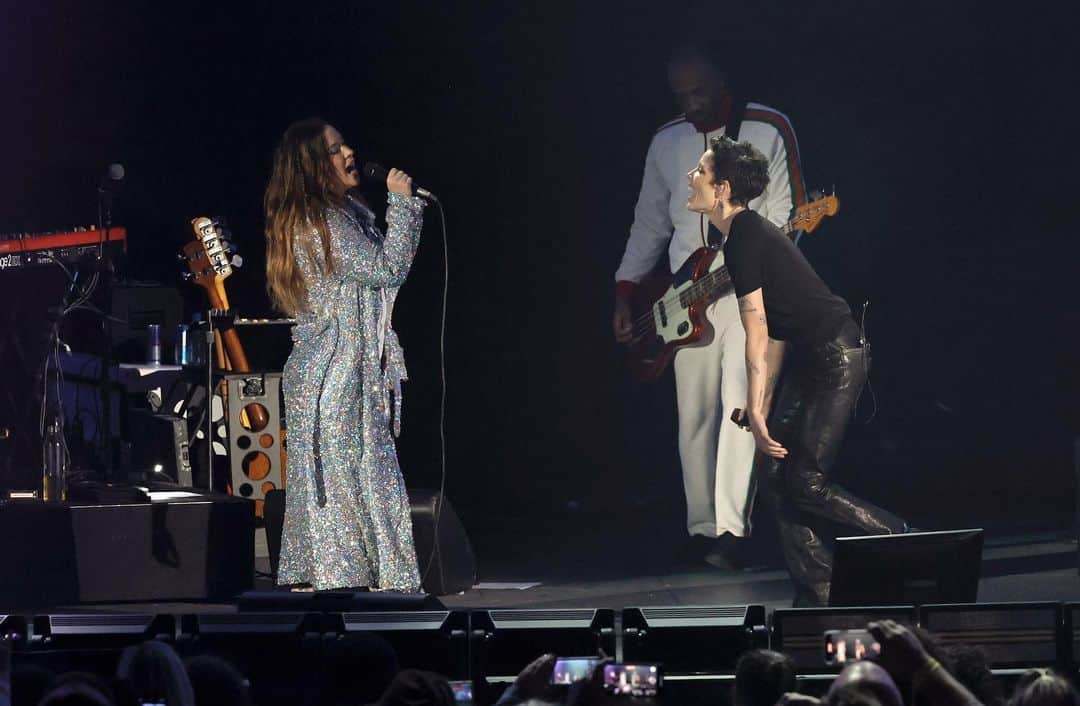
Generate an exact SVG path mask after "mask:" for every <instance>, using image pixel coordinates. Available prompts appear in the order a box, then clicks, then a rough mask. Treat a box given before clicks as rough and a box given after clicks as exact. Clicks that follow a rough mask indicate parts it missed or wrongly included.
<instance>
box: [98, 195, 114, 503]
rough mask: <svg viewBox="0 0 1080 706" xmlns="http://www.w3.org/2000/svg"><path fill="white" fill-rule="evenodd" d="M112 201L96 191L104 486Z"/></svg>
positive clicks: (108, 457) (108, 456) (109, 462)
mask: <svg viewBox="0 0 1080 706" xmlns="http://www.w3.org/2000/svg"><path fill="white" fill-rule="evenodd" d="M112 200H113V194H112V192H110V191H109V190H108V189H107V188H105V187H103V186H99V187H98V233H99V235H98V253H97V263H96V265H97V274H98V277H99V278H100V279H99V282H101V280H104V281H103V282H101V284H102V294H103V295H104V302H103V306H102V314H101V332H102V342H101V371H100V373H101V374H100V377H99V379H98V390H99V392H100V394H101V416H102V421H101V423H100V425H99V429H98V430H99V432H100V433H101V447H100V449H101V455H102V475H103V476H104V480H105V482H106V483H111V482H113V481H114V480H115V478H114V477H113V475H114V469H113V438H112V381H111V375H110V372H111V368H112V362H113V361H112V313H113V306H112V293H113V287H112V285H113V282H112V278H113V276H114V274H115V272H114V270H113V267H112V262H111V261H110V260H109V251H108V249H107V247H106V246H107V244H108V243H109V242H110V238H109V235H110V230H112Z"/></svg>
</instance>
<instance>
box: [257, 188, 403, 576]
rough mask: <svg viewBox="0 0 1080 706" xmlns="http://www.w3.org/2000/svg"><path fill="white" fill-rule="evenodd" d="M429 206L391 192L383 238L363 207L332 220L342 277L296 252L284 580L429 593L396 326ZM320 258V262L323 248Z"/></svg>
mask: <svg viewBox="0 0 1080 706" xmlns="http://www.w3.org/2000/svg"><path fill="white" fill-rule="evenodd" d="M423 203H424V202H423V201H422V200H421V199H419V198H416V197H411V196H404V195H401V194H390V195H389V206H388V208H387V211H386V221H387V229H386V234H385V235H384V234H383V233H381V232H380V231H379V229H378V228H377V227H376V225H375V218H374V214H372V213H371V211H370V210H368V209H367V208H366V207H365V206H363V205H361V204H360V203H359V202H357V201H355V200H353V199H349V200H348V201H347V203H346V208H344V209H333V210H332V211H331V212H329V213H328V214H327V224H328V226H329V228H330V237H331V242H332V246H331V247H332V251H331V252H332V254H333V257H334V267H335V273H334V274H333V275H329V276H326V275H323V274H321V273H320V270H319V268H318V267H316V266H315V263H313V262H311V261H310V259H309V258H308V257H307V255H306V253H305V248H303V247H301V246H300V243H297V244H296V247H295V252H296V257H297V262H298V264H299V266H300V270H301V272H302V273H303V275H304V280H305V283H306V284H307V288H308V307H307V308H308V311H305V312H302V313H301V314H299V315H298V316H297V325H296V327H295V328H294V330H293V350H292V353H291V354H290V355H289V359H288V361H287V362H286V363H285V372H284V376H283V385H284V389H285V405H286V410H285V418H286V424H287V427H288V432H289V458H288V463H287V464H286V475H287V477H286V491H287V494H286V498H287V500H286V507H285V527H284V531H283V534H282V541H281V562H280V564H279V567H278V582H279V583H282V584H295V583H309V584H311V585H312V586H313V587H315V588H316V589H330V588H345V587H354V586H370V587H377V588H381V589H393V590H399V591H418V590H420V576H419V573H418V571H417V564H416V551H415V549H414V547H413V538H412V522H411V520H410V518H409V499H408V497H407V496H406V494H405V482H404V480H403V479H402V477H401V469H400V468H399V466H398V461H397V452H396V450H395V448H394V434H396V432H397V431H398V429H393V430H392V429H391V424H394V425H395V426H396V425H398V424H399V422H400V400H401V381H402V380H404V379H405V361H404V357H403V355H402V352H401V346H400V344H399V343H398V339H397V336H396V335H395V334H394V331H393V329H392V328H391V327H390V317H391V314H392V312H393V307H394V298H395V297H396V296H397V289H398V287H399V286H400V285H401V284H402V283H403V282H404V281H405V276H406V275H407V274H408V271H409V266H410V265H411V263H412V259H413V255H414V254H415V253H416V247H417V243H418V242H419V239H420V228H421V226H422V224H423V215H422V210H423ZM307 237H312V238H317V236H316V235H315V234H314V233H311V234H309V235H308V236H307ZM314 250H315V252H316V253H321V246H320V245H319V244H318V242H317V241H316V246H315V248H314ZM320 257H321V256H320ZM391 393H393V397H391ZM391 400H394V402H396V403H397V405H396V406H397V407H398V408H397V409H395V410H393V414H392V413H391V404H392V402H391Z"/></svg>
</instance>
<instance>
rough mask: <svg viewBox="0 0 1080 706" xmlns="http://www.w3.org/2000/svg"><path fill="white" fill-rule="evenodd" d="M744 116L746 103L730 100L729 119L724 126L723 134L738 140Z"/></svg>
mask: <svg viewBox="0 0 1080 706" xmlns="http://www.w3.org/2000/svg"><path fill="white" fill-rule="evenodd" d="M744 115H746V101H741V100H732V101H731V117H730V118H729V119H728V121H727V122H726V123H725V124H724V134H725V135H727V136H728V137H730V138H731V139H733V140H738V139H739V130H740V129H741V128H742V121H743V116H744Z"/></svg>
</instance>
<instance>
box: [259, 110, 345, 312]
mask: <svg viewBox="0 0 1080 706" xmlns="http://www.w3.org/2000/svg"><path fill="white" fill-rule="evenodd" d="M326 127H327V122H326V121H325V120H323V119H321V118H307V119H306V120H300V121H298V122H295V123H293V124H292V125H290V126H289V128H288V129H287V130H285V134H284V135H282V137H281V141H280V142H279V143H278V145H277V148H276V149H275V150H274V168H273V171H272V172H271V174H270V182H269V183H268V184H267V185H266V194H265V196H264V197H263V209H264V210H265V212H266V290H267V292H268V293H269V294H270V301H271V302H272V303H273V305H274V307H275V308H276V309H278V310H279V311H281V312H282V313H284V314H287V315H288V316H295V315H296V314H297V313H298V312H301V311H304V310H305V309H307V308H308V302H307V283H306V282H305V281H304V275H303V273H302V272H301V271H300V268H299V267H298V265H297V262H296V243H297V238H299V239H300V247H302V248H304V250H305V254H306V255H307V256H308V259H309V260H310V261H311V262H313V263H315V266H316V267H319V268H321V270H322V271H323V272H325V273H326V274H332V273H333V272H334V259H333V257H332V255H331V253H330V230H329V228H328V227H327V225H326V211H327V209H328V208H330V207H332V206H341V204H342V203H343V201H344V196H343V194H342V193H341V189H340V188H336V187H337V183H338V178H337V175H336V174H335V173H334V171H333V165H332V164H331V163H330V153H329V151H328V150H327V145H326V139H325V137H324V136H323V131H324V130H325V129H326ZM312 231H314V232H316V233H318V236H319V237H318V240H319V244H320V246H321V250H322V258H321V262H320V258H318V257H316V253H315V238H312V237H306V236H309V235H310V234H311V233H312Z"/></svg>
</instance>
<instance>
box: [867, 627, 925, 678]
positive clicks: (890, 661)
mask: <svg viewBox="0 0 1080 706" xmlns="http://www.w3.org/2000/svg"><path fill="white" fill-rule="evenodd" d="M866 627H867V630H869V631H870V634H872V635H873V636H874V638H875V639H876V640H877V641H878V643H880V644H881V655H880V656H879V657H878V659H877V662H878V664H880V665H881V666H882V667H884V668H885V670H886V671H888V672H889V674H890V675H891V676H892V678H893V679H894V680H895V681H896V682H897V683H904V684H906V683H910V682H911V677H912V675H913V674H914V673H915V672H917V671H918V670H919V669H920V668H921V667H924V666H926V664H927V662H928V661H929V659H930V657H929V655H927V654H926V650H924V649H923V646H922V643H920V642H919V639H918V638H917V637H915V634H914V633H912V632H911V631H910V630H908V629H907V628H905V627H904V626H903V625H900V624H899V623H896V622H893V621H892V620H882V621H880V622H876V623H870V624H869V625H868V626H866Z"/></svg>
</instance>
